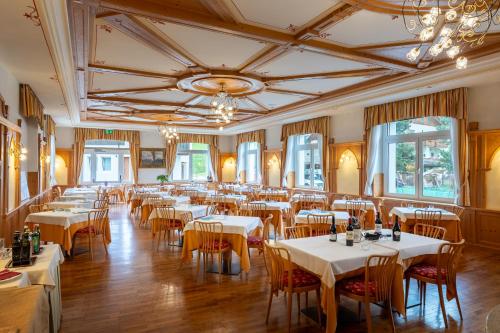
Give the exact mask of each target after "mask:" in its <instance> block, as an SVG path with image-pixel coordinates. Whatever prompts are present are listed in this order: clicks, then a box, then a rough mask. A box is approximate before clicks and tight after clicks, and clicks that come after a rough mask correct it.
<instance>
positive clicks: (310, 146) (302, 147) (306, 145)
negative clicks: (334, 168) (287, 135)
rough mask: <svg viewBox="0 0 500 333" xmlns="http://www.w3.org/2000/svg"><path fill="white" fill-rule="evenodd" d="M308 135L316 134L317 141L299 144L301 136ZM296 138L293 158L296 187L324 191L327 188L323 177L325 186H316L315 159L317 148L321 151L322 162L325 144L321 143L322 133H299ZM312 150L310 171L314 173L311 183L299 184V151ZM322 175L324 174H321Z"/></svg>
mask: <svg viewBox="0 0 500 333" xmlns="http://www.w3.org/2000/svg"><path fill="white" fill-rule="evenodd" d="M306 135H309V136H314V137H315V139H316V140H317V143H315V144H313V143H304V144H299V143H298V142H299V137H301V136H306ZM295 137H296V138H295V140H297V141H296V144H295V151H294V152H293V159H294V170H295V187H296V188H300V189H309V190H316V191H318V190H320V191H323V190H324V189H325V180H324V179H323V186H322V187H316V186H314V183H315V182H314V170H315V169H314V165H315V164H316V161H315V158H314V150H315V149H317V150H318V152H319V156H320V162H321V154H323V152H322V149H323V145H321V144H320V139H321V137H320V135H319V134H317V133H307V134H299V135H296V136H295ZM308 150H309V151H310V153H311V163H310V165H311V166H310V168H309V170H310V172H311V175H312V178H311V184H310V185H309V186H307V185H303V186H301V185H299V182H298V172H297V166H298V163H297V162H298V156H299V152H300V151H308ZM321 168H323V166H322V165H321ZM322 173H323V170H322ZM321 176H322V174H321Z"/></svg>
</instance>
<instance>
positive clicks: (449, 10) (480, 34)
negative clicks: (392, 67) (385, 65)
mask: <svg viewBox="0 0 500 333" xmlns="http://www.w3.org/2000/svg"><path fill="white" fill-rule="evenodd" d="M428 2H432V4H433V5H435V6H432V7H431V4H429V3H428ZM445 3H446V4H445ZM499 5H500V0H447V1H439V0H434V1H427V0H404V2H403V20H404V24H405V27H406V29H407V30H408V32H410V33H412V34H414V35H415V36H418V38H419V40H420V45H419V46H418V47H415V48H413V49H411V50H410V51H409V52H408V53H407V55H406V57H407V58H408V60H410V61H412V62H414V61H416V60H417V59H418V56H419V55H420V53H421V51H422V46H423V45H424V44H431V45H430V47H429V49H428V52H429V54H430V55H431V56H432V57H437V56H439V55H440V54H441V53H442V52H446V56H448V57H449V58H450V59H455V57H457V56H459V57H458V58H457V59H456V67H457V68H458V69H465V68H467V57H465V56H460V53H461V52H462V51H464V49H465V48H467V47H470V48H474V47H477V46H481V45H482V44H483V43H484V40H485V37H486V34H487V33H488V30H489V29H490V27H491V25H493V24H495V25H497V24H500V17H499V16H497V13H498V8H499ZM405 12H406V14H405ZM409 12H411V13H412V14H411V16H410V14H409ZM413 13H415V14H416V15H413Z"/></svg>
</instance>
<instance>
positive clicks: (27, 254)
mask: <svg viewBox="0 0 500 333" xmlns="http://www.w3.org/2000/svg"><path fill="white" fill-rule="evenodd" d="M29 230H30V229H29V228H28V226H24V232H23V237H22V239H21V264H22V265H29V264H30V261H31V251H32V249H31V239H30V231H29Z"/></svg>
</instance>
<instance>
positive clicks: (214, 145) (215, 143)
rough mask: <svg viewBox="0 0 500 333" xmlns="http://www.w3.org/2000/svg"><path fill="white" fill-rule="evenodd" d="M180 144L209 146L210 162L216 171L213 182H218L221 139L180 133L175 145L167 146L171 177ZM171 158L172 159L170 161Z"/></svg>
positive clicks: (168, 169) (168, 166)
mask: <svg viewBox="0 0 500 333" xmlns="http://www.w3.org/2000/svg"><path fill="white" fill-rule="evenodd" d="M179 143H204V144H207V145H208V146H209V152H210V161H211V162H212V168H213V171H214V174H213V177H214V179H213V181H217V178H218V174H217V171H218V170H219V137H218V136H217V135H205V134H191V133H180V134H179V137H178V138H177V140H176V142H175V143H172V144H167V159H168V160H167V165H166V168H167V173H168V175H169V176H171V174H172V172H173V170H174V165H175V158H176V155H177V144H179ZM169 156H170V159H169Z"/></svg>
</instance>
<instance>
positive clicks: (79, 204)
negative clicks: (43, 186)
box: [45, 200, 94, 210]
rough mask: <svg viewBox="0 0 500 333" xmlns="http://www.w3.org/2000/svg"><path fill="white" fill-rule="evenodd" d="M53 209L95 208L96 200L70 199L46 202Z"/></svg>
mask: <svg viewBox="0 0 500 333" xmlns="http://www.w3.org/2000/svg"><path fill="white" fill-rule="evenodd" d="M45 205H46V206H47V208H49V209H51V210H55V209H67V208H93V206H94V201H92V200H68V201H59V200H58V201H52V202H47V203H46V204H45Z"/></svg>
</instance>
